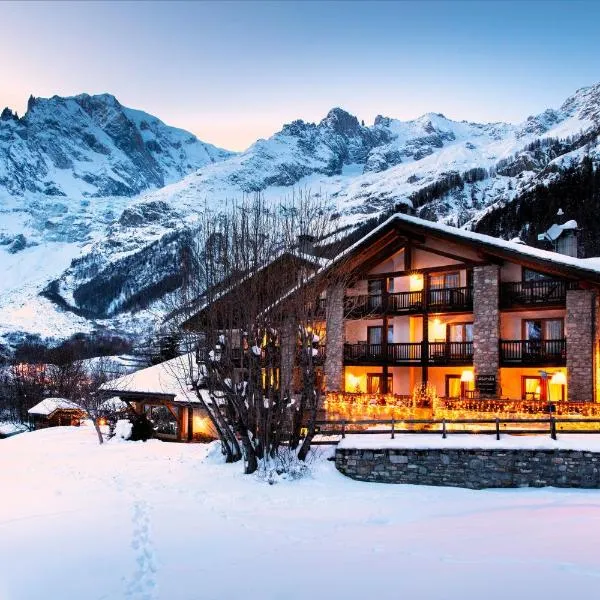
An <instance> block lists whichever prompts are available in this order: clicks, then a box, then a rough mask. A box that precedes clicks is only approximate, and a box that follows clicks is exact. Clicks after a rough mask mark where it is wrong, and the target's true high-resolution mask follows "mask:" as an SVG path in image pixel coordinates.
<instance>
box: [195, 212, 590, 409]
mask: <svg viewBox="0 0 600 600" xmlns="http://www.w3.org/2000/svg"><path fill="white" fill-rule="evenodd" d="M336 268H339V269H345V270H346V271H347V273H348V277H347V278H346V280H345V282H344V283H339V282H338V283H334V284H330V285H327V281H328V279H327V277H326V276H325V275H324V274H325V273H326V272H330V270H331V269H336ZM319 277H322V279H323V286H322V287H321V288H318V285H319V284H318V283H317V288H318V289H320V294H319V296H318V299H317V306H318V307H319V308H320V310H321V315H322V318H321V320H320V321H319V322H317V323H316V324H315V330H316V332H317V333H318V336H317V339H319V340H320V343H319V344H315V360H316V361H318V362H319V363H321V364H322V373H323V377H322V382H323V386H324V389H326V391H327V392H329V394H328V400H335V399H336V398H338V399H339V398H340V397H342V396H343V397H345V398H346V399H347V400H350V401H357V402H364V401H365V397H366V398H369V399H371V401H370V403H373V399H375V400H374V401H375V402H388V403H394V402H396V401H398V402H401V401H402V399H403V398H404V399H406V398H410V397H411V396H412V394H413V391H414V390H415V387H416V386H418V385H420V384H422V383H425V384H429V386H430V388H432V389H434V390H435V393H436V395H437V397H439V398H440V399H444V400H447V401H459V400H462V401H469V402H470V405H471V406H474V404H473V403H477V402H481V406H483V405H484V404H486V405H487V406H489V403H490V401H492V400H493V401H496V402H503V401H504V402H509V401H512V402H521V403H523V402H528V403H529V404H530V405H531V406H532V407H534V408H533V409H532V410H537V408H540V407H542V408H543V407H546V406H547V405H548V403H550V402H551V403H562V402H569V403H570V404H572V405H575V404H579V403H586V404H588V405H589V403H593V402H600V377H599V362H600V353H599V340H600V326H599V325H600V324H599V317H600V309H599V294H598V292H599V290H600V262H598V263H595V262H594V260H593V259H589V260H585V259H577V258H574V257H571V256H565V255H562V254H558V253H555V252H549V251H545V250H539V249H537V248H532V247H529V246H525V245H523V244H520V243H515V242H506V241H504V240H500V239H497V238H492V237H490V236H485V235H481V234H475V233H472V232H467V231H464V230H460V229H456V228H453V227H448V226H443V225H439V224H436V223H432V222H429V221H425V220H422V219H418V218H415V217H410V216H407V215H401V214H397V215H394V216H393V217H391V218H390V219H388V220H387V221H386V222H385V223H383V224H382V225H380V226H379V227H377V228H375V229H374V230H373V231H371V232H370V233H369V234H368V235H366V236H365V237H364V238H363V239H361V240H359V241H358V242H357V243H355V244H354V245H353V246H351V247H350V248H349V249H347V251H345V252H344V253H343V256H341V257H339V258H337V259H334V260H332V261H331V262H330V264H329V265H327V266H326V267H321V268H319V269H317V270H316V271H315V279H316V280H317V282H318V279H319ZM334 280H335V278H334ZM281 302H282V305H283V306H285V298H284V299H282V300H281ZM282 312H285V309H283V310H282ZM199 324H200V321H199V317H196V320H195V321H194V320H190V321H188V323H187V326H189V327H191V328H195V327H198V326H199ZM200 328H201V327H200ZM290 343H291V344H292V346H293V345H294V343H295V342H294V341H293V340H292V341H291V342H290V341H289V340H283V339H282V340H281V347H282V348H285V347H288V346H289V345H290ZM281 365H282V366H281V370H282V372H281V374H280V379H281V381H283V382H285V381H294V377H293V375H292V374H290V373H286V372H285V371H286V370H288V371H289V370H290V369H291V370H294V368H295V366H294V361H293V360H292V361H285V360H284V361H282V363H281ZM292 387H293V385H292ZM291 391H292V392H293V390H291ZM536 407H537V408H536ZM475 408H476V407H475Z"/></svg>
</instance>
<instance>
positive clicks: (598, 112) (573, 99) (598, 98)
mask: <svg viewBox="0 0 600 600" xmlns="http://www.w3.org/2000/svg"><path fill="white" fill-rule="evenodd" d="M560 110H561V111H562V112H564V113H565V114H566V115H568V116H571V117H573V116H574V117H578V118H580V119H588V120H590V121H593V122H594V123H595V124H596V125H600V83H596V84H595V85H591V86H588V87H583V88H579V89H578V90H577V91H576V92H575V93H574V94H573V95H572V96H570V97H569V98H567V100H565V102H564V103H563V105H562V106H561V108H560Z"/></svg>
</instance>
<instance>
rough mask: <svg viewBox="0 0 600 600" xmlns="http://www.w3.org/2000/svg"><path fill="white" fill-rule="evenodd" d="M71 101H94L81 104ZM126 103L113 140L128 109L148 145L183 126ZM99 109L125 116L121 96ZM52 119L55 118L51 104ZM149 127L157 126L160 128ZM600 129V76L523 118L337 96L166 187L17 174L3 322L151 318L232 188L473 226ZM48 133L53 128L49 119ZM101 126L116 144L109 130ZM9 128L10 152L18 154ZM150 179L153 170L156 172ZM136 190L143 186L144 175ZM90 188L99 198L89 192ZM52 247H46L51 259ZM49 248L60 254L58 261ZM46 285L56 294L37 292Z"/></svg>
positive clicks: (127, 324) (4, 148) (46, 324)
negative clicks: (500, 119)
mask: <svg viewBox="0 0 600 600" xmlns="http://www.w3.org/2000/svg"><path fill="white" fill-rule="evenodd" d="M86 98H88V99H89V97H86V96H79V97H77V98H74V99H64V100H63V99H51V100H49V101H46V102H48V103H53V102H54V103H55V104H56V105H57V106H60V107H61V111H62V110H67V109H66V108H62V107H63V105H64V106H71V105H72V104H73V103H74V104H75V105H77V106H81V103H83V104H84V105H85V104H87V103H88V102H89V100H86ZM101 98H110V99H111V100H110V101H109V102H108V105H109V106H110V107H115V106H118V107H120V105H118V103H117V101H116V100H114V99H112V97H101ZM40 102H41V101H39V100H36V101H35V102H34V103H33V104H34V106H33V109H32V110H30V111H29V112H32V111H33V114H35V112H36V110H37V107H38V105H39V103H40ZM95 102H99V100H95V101H94V102H92V104H94V103H95ZM69 110H73V111H75V112H77V114H79V112H78V111H79V110H82V111H83V112H86V111H85V110H84V109H77V108H76V107H75V106H73V107H72V108H70V109H69ZM115 110H116V109H115ZM120 111H121V113H122V114H123V115H124V117H118V118H116V117H115V119H116V120H115V121H111V122H112V123H113V125H112V126H111V128H110V129H111V131H112V134H113V138H120V135H119V127H118V125H117V123H119V122H120V120H121V119H122V118H125V119H126V121H127V122H128V123H129V124H131V125H127V127H128V128H129V127H133V129H135V130H136V131H137V132H138V134H139V136H140V137H141V138H142V139H144V140H145V141H146V143H145V144H144V147H145V148H146V153H145V154H144V156H146V155H149V156H153V157H155V154H156V149H152V147H151V148H148V143H147V142H148V141H152V140H154V139H156V140H158V139H159V137H160V139H161V140H167V139H168V140H172V139H173V137H169V135H168V134H167V133H166V132H164V133H162V135H159V134H158V133H156V132H157V131H159V130H160V131H161V132H163V131H170V132H172V131H173V130H170V129H169V128H167V127H166V126H164V125H163V124H162V123H160V121H158V120H157V119H154V118H153V117H149V116H148V115H144V113H139V112H136V111H131V110H129V109H123V108H122V107H120ZM90 112H91V113H92V114H94V115H97V114H99V113H101V114H105V113H106V112H108V113H110V114H113V108H105V109H103V110H99V109H98V110H91V109H90ZM28 114H29V113H28ZM50 114H51V111H50ZM86 114H88V113H87V112H86ZM25 118H27V117H25ZM25 118H24V119H25ZM95 118H96V119H97V120H98V122H101V123H103V122H104V121H103V120H102V119H101V118H99V117H95ZM43 120H49V121H52V119H51V117H50V116H48V115H47V116H46V117H44V119H43ZM43 120H42V121H43ZM6 122H8V123H9V124H10V123H13V124H12V125H10V126H11V127H17V125H18V123H20V121H14V118H13V117H12V116H11V115H8V116H5V117H4V121H3V123H6ZM94 122H96V121H94ZM144 123H146V124H147V127H146V125H144ZM162 128H164V130H163V129H162ZM0 131H2V129H1V128H0ZM148 131H152V132H155V133H154V137H153V138H152V139H150V134H149V133H148ZM176 131H179V130H176ZM599 132H600V84H598V85H595V86H593V87H590V88H583V89H581V90H578V91H577V92H576V93H575V94H574V95H573V96H572V97H570V98H569V99H567V100H566V101H565V102H564V104H563V105H562V106H561V107H560V108H559V109H549V110H546V111H544V112H543V113H541V114H540V115H537V116H533V117H529V118H528V119H527V120H526V121H525V122H524V123H521V124H518V125H514V124H507V123H492V124H478V123H469V122H465V121H462V122H457V121H453V120H451V119H448V118H446V117H445V116H443V115H441V114H426V115H423V116H422V117H420V118H418V119H415V120H412V121H399V120H396V119H393V118H390V117H383V116H378V117H377V118H376V119H375V122H374V124H373V125H371V126H365V125H364V124H361V123H360V122H359V121H358V119H357V118H356V117H354V116H352V115H350V114H348V113H347V112H345V111H343V110H342V109H339V108H334V109H333V110H331V111H330V112H329V113H328V114H327V115H326V116H325V118H324V119H323V120H322V121H320V122H319V123H316V124H315V123H306V122H304V121H301V120H297V121H294V122H293V123H290V124H288V125H285V126H284V127H283V128H282V130H281V131H280V132H278V133H276V134H275V135H273V136H272V137H271V138H269V139H267V140H258V141H257V142H256V143H255V144H253V145H252V146H251V147H250V148H248V149H247V150H246V151H245V152H242V153H240V154H236V155H227V153H225V152H224V151H218V150H216V149H214V148H213V149H212V150H206V155H205V156H206V157H208V156H209V155H210V157H211V159H212V160H209V159H207V160H205V161H204V162H203V163H202V164H199V165H197V167H198V168H196V169H194V170H193V171H192V172H190V174H188V175H186V176H184V177H180V178H179V180H178V181H175V182H174V183H170V184H168V185H165V186H164V187H161V181H160V180H154V181H153V182H152V183H150V184H149V185H148V186H147V187H149V186H153V187H155V188H156V189H152V190H150V191H147V192H143V193H142V194H140V195H139V196H137V197H135V198H129V197H127V196H126V195H123V194H122V195H114V194H115V191H117V188H115V189H113V190H112V192H111V193H112V194H113V195H112V196H103V195H102V194H103V192H102V191H101V190H102V189H105V188H104V187H102V185H100V184H99V185H97V186H95V187H94V189H87V190H83V189H81V190H80V192H78V193H79V194H80V195H79V196H78V197H77V200H74V195H73V194H72V193H71V195H67V196H66V197H64V198H57V197H56V196H53V195H51V194H52V193H53V192H49V191H48V189H50V190H53V189H54V186H56V187H57V188H58V187H59V186H60V179H56V178H54V179H52V176H53V175H52V174H53V173H56V171H50V170H49V171H48V172H47V175H46V177H48V178H49V179H47V180H45V181H47V183H48V186H49V187H47V188H44V187H36V188H34V189H35V192H27V191H24V190H23V189H21V190H20V191H18V194H21V195H20V196H18V195H17V192H15V191H14V190H13V189H11V188H8V186H6V187H7V189H8V192H10V193H8V192H7V193H6V194H5V199H4V201H3V202H2V205H3V208H4V211H5V212H4V215H3V217H2V221H3V225H4V229H5V233H4V236H5V239H6V240H7V242H6V244H7V245H6V246H5V247H6V251H5V252H4V253H3V254H4V256H2V259H1V260H2V263H3V264H4V263H6V264H7V265H8V267H7V269H6V272H8V273H9V274H10V273H11V272H14V273H15V277H14V278H13V280H12V281H11V282H10V283H9V284H8V285H7V284H6V283H5V284H4V286H5V287H7V288H8V290H7V294H5V298H9V300H8V301H7V300H0V302H1V305H0V326H2V327H3V328H4V331H15V330H19V329H23V330H26V331H42V332H43V333H45V334H52V331H53V330H57V331H55V332H54V335H58V334H60V333H63V334H64V333H65V332H71V331H74V330H78V329H83V330H86V329H88V330H89V329H90V328H93V327H98V326H107V327H111V328H117V329H119V328H123V329H125V330H130V329H135V328H137V327H139V326H140V324H142V323H144V322H147V317H148V314H149V312H151V310H152V307H153V302H155V301H156V300H158V299H159V298H161V297H162V296H163V295H164V294H165V293H168V292H169V291H170V290H173V289H175V288H176V287H177V286H178V284H179V278H178V269H179V256H180V248H181V246H182V244H184V243H185V240H186V236H187V235H189V231H190V230H191V229H192V228H193V226H194V223H195V222H196V221H197V220H198V216H199V214H200V213H201V212H202V211H203V210H204V207H205V206H206V205H208V206H210V207H211V208H212V209H217V210H218V209H219V208H222V207H225V205H226V203H227V201H228V200H231V199H235V198H239V197H241V196H242V195H243V194H245V193H253V192H256V191H261V192H262V193H263V194H264V196H265V197H266V198H267V199H268V200H269V199H270V200H273V201H275V200H277V199H279V198H281V197H282V196H285V195H289V194H291V193H292V191H293V190H294V189H298V188H302V189H310V190H311V191H312V193H313V194H315V195H321V196H322V197H326V198H328V200H329V201H330V202H334V203H335V205H336V210H337V216H338V222H339V223H340V225H342V224H348V223H353V222H359V221H362V220H364V218H365V217H367V216H375V215H378V214H381V213H384V212H386V211H390V210H393V208H394V206H396V205H398V204H405V205H407V207H412V209H413V210H415V211H416V212H417V214H419V215H421V216H425V217H428V218H432V219H436V220H438V219H442V220H444V221H446V222H449V223H454V224H459V225H463V224H467V225H470V224H472V223H475V222H476V221H477V219H478V218H480V217H481V215H483V214H485V211H486V210H488V209H489V207H491V206H496V205H498V204H499V203H503V202H508V201H510V200H511V199H513V198H515V197H516V196H518V195H519V194H521V193H523V192H524V191H525V190H527V189H529V188H530V187H531V186H533V185H536V184H538V183H540V182H544V181H549V180H552V179H553V178H555V177H557V176H558V172H559V170H560V168H561V167H563V166H566V165H570V164H572V163H577V162H578V161H580V160H581V159H582V157H583V156H584V155H586V154H587V155H589V156H591V157H592V158H593V159H594V160H598V147H597V144H598V138H599ZM144 135H145V136H146V137H144ZM182 135H188V136H190V134H182ZM38 136H39V137H40V139H44V135H43V131H42V130H41V129H40V132H39V133H38ZM67 137H68V136H67ZM75 138H76V140H77V144H76V145H78V144H79V143H80V142H81V140H83V137H82V136H81V135H79V134H77V135H75ZM96 138H97V139H98V140H99V141H100V142H101V143H104V138H101V137H100V136H99V135H96ZM113 138H111V139H113ZM175 139H176V140H177V139H179V138H177V137H175ZM194 139H195V138H194ZM3 140H4V138H1V139H0V156H3V153H6V154H7V155H8V154H10V153H11V149H10V144H6V143H5V142H4V141H3ZM73 143H74V144H75V142H73ZM159 144H160V146H161V148H163V151H162V152H158V154H159V155H161V156H160V158H161V159H162V158H163V157H165V155H167V154H168V155H169V157H171V159H169V160H163V161H161V162H160V164H161V168H162V169H163V171H162V173H163V180H162V181H164V182H168V181H173V180H174V179H177V178H178V176H177V168H180V169H183V171H185V170H186V168H187V167H183V166H182V162H181V161H180V162H179V163H178V162H177V161H175V160H174V159H173V156H174V154H173V153H169V152H166V151H164V147H165V146H167V147H168V146H169V144H168V143H167V142H163V141H161V142H160V143H159ZM198 144H201V142H198ZM150 146H153V145H152V144H151V145H150ZM180 149H181V148H178V150H180ZM153 152H154V154H153ZM211 152H212V154H211ZM175 155H176V156H178V157H179V158H180V159H181V157H182V154H181V153H179V154H178V153H177V152H175ZM136 156H137V155H136ZM188 156H189V154H188ZM195 156H196V157H199V154H196V155H195ZM136 160H137V158H136ZM140 160H141V159H140ZM154 160H155V162H157V163H158V162H159V161H158V159H157V158H156V157H155V158H154ZM183 162H185V160H184V161H183ZM27 164H29V163H27ZM140 164H145V163H143V161H142V163H140ZM167 164H168V165H169V166H167ZM175 164H177V165H178V166H177V167H176V166H174V165H175ZM192 164H193V161H192V160H189V161H187V162H186V165H192ZM72 165H73V166H72V167H71V168H70V170H69V171H68V172H69V173H78V174H79V173H80V171H79V170H78V169H80V168H81V167H80V163H79V162H77V161H73V163H72ZM148 173H150V171H148ZM73 180H75V181H79V175H77V176H73V177H72V178H71V179H70V180H69V181H70V182H71V181H73ZM145 180H147V181H151V178H150V175H148V176H147V179H145ZM0 181H1V178H0ZM40 181H41V180H40ZM128 181H130V180H128ZM44 185H45V184H44ZM129 189H131V190H133V189H135V186H134V185H133V183H132V184H131V185H130V188H129ZM44 190H45V192H44ZM84 192H87V193H88V194H89V195H90V196H97V197H95V198H93V199H87V198H86V199H83V200H82V196H83V194H84ZM65 193H66V191H65ZM19 198H27V205H28V208H27V210H26V211H21V212H19V210H18V209H17V210H16V211H15V210H13V209H14V208H15V205H18V204H19V201H18V199H19ZM9 211H10V212H9ZM5 215H6V217H7V219H6V220H5V219H4V216H5ZM23 215H27V217H26V218H25V217H23ZM11 236H12V237H11ZM33 244H39V245H38V246H34V245H33ZM2 252H3V251H2V250H0V253H2ZM10 252H13V254H10ZM43 255H45V256H46V259H44V260H41V257H42V256H43ZM51 255H53V256H55V258H51V259H48V258H47V257H50V256H51ZM17 265H21V267H18V266H17ZM24 269H25V270H27V272H28V273H30V275H29V276H28V277H26V278H25V279H26V281H25V282H23V281H20V278H19V276H17V275H16V274H17V273H22V272H23V271H24ZM34 273H35V274H37V275H35V276H34V275H33V274H34ZM8 279H11V278H10V277H9V278H8ZM42 290H44V296H40V295H39V292H40V291H42ZM49 315H50V316H49ZM42 321H43V322H42Z"/></svg>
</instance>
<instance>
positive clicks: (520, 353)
mask: <svg viewBox="0 0 600 600" xmlns="http://www.w3.org/2000/svg"><path fill="white" fill-rule="evenodd" d="M500 363H501V364H502V365H503V366H505V367H545V366H547V367H560V366H564V365H566V364H567V341H566V340H565V339H560V340H500Z"/></svg>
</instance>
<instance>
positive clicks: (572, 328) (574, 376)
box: [565, 290, 595, 402]
mask: <svg viewBox="0 0 600 600" xmlns="http://www.w3.org/2000/svg"><path fill="white" fill-rule="evenodd" d="M594 300H595V298H594V292H593V291H592V290H567V312H566V317H565V336H566V338H567V390H568V394H569V400H570V401H572V402H592V401H593V400H594V355H593V344H594V304H595V303H594Z"/></svg>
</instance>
